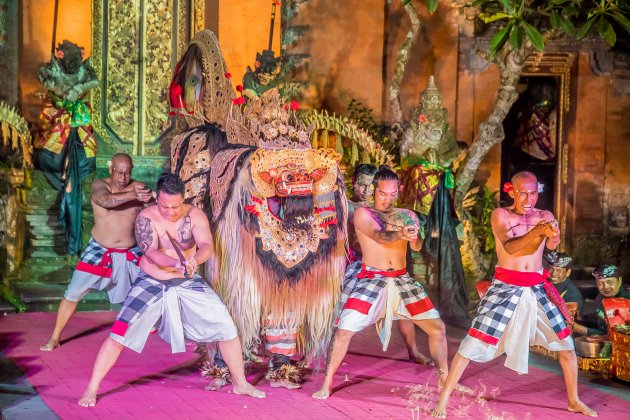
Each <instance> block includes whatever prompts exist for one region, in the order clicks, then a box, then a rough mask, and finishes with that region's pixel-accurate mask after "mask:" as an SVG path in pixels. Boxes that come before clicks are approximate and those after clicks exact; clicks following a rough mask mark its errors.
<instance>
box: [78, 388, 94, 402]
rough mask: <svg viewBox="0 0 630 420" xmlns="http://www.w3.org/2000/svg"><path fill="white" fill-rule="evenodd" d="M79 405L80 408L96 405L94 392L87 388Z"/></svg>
mask: <svg viewBox="0 0 630 420" xmlns="http://www.w3.org/2000/svg"><path fill="white" fill-rule="evenodd" d="M79 405H80V406H81V407H94V406H95V405H96V391H92V390H91V389H90V388H87V389H86V390H85V392H84V393H83V396H82V397H81V399H80V400H79Z"/></svg>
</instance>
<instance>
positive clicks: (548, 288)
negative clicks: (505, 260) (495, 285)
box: [494, 267, 573, 325]
mask: <svg viewBox="0 0 630 420" xmlns="http://www.w3.org/2000/svg"><path fill="white" fill-rule="evenodd" d="M549 277H551V276H550V274H549V272H548V271H547V270H543V272H542V274H540V273H536V272H527V271H515V270H508V269H505V268H501V267H497V268H496V269H495V270H494V278H495V279H497V280H501V281H502V282H504V283H507V284H511V285H513V286H520V287H532V286H536V285H539V284H541V283H542V286H543V288H544V289H545V293H547V296H548V297H549V300H551V302H552V303H553V304H554V305H556V306H557V307H558V309H559V310H560V313H562V316H563V317H564V319H565V320H566V321H567V324H569V325H572V324H573V317H572V316H571V314H570V313H569V310H568V309H567V306H566V305H565V303H564V299H562V296H560V293H558V289H556V286H554V285H553V284H552V283H551V282H550V281H549V280H548V279H549Z"/></svg>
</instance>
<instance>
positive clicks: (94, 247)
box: [39, 153, 153, 351]
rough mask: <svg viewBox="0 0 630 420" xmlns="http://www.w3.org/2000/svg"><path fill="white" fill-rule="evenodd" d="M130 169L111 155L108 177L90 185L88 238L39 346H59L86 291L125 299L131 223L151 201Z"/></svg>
mask: <svg viewBox="0 0 630 420" xmlns="http://www.w3.org/2000/svg"><path fill="white" fill-rule="evenodd" d="M132 169H133V162H132V160H131V157H129V155H126V154H124V153H117V154H115V155H114V156H113V157H112V161H111V165H110V167H109V175H110V176H109V177H108V178H103V179H97V180H95V181H94V182H93V183H92V190H91V199H92V209H93V212H94V227H93V228H92V232H91V233H92V237H91V238H90V242H89V243H88V245H87V247H86V248H85V250H84V251H83V253H82V254H81V259H80V261H79V263H78V264H77V266H76V268H75V270H74V273H73V275H72V280H71V281H70V284H69V285H68V288H67V289H66V292H65V294H64V297H63V299H62V301H61V303H60V304H59V310H58V311H57V319H56V321H55V327H54V329H53V333H52V335H51V336H50V338H49V339H48V341H47V342H46V343H45V344H44V345H42V346H41V347H40V348H39V349H40V350H42V351H52V350H54V349H56V348H57V347H59V346H60V341H61V333H62V332H63V330H64V328H65V327H66V325H67V324H68V321H70V318H71V317H72V315H73V314H74V312H75V310H76V309H77V305H78V304H79V302H80V301H81V300H82V299H83V298H84V297H85V296H86V295H87V294H88V293H89V292H90V291H92V290H107V292H108V295H109V300H110V302H111V303H122V302H123V301H124V300H125V298H126V297H127V293H128V292H129V289H130V288H131V282H132V281H133V280H134V279H135V278H136V275H137V274H138V267H137V265H138V263H139V262H140V256H141V252H140V249H139V248H138V247H137V246H135V244H136V239H135V237H134V232H133V227H134V222H135V220H136V216H137V215H138V213H139V212H140V210H142V208H143V207H144V205H145V203H148V202H149V201H151V200H153V196H152V193H151V190H149V188H147V186H146V185H144V184H143V183H141V182H138V181H134V180H133V179H132V178H131V170H132Z"/></svg>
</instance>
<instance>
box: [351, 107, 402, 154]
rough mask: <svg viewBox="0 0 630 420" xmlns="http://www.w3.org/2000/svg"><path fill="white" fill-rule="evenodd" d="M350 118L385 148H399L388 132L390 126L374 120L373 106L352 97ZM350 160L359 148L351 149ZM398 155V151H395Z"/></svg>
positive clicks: (389, 149)
mask: <svg viewBox="0 0 630 420" xmlns="http://www.w3.org/2000/svg"><path fill="white" fill-rule="evenodd" d="M346 109H347V111H348V118H349V119H350V120H351V121H353V122H354V123H355V124H356V125H357V127H359V128H360V129H362V130H364V131H365V132H367V133H368V134H369V135H370V136H371V137H372V138H373V139H374V140H375V141H376V142H377V143H378V144H380V145H381V147H382V148H383V150H388V151H390V152H391V151H392V150H397V149H398V145H397V144H396V142H395V141H393V140H392V139H391V138H390V137H389V135H388V133H389V127H386V126H379V125H378V124H377V123H376V121H375V120H374V111H373V110H372V108H370V107H368V106H367V105H365V104H364V103H363V102H361V101H358V100H356V99H351V100H350V103H349V104H348V107H347V108H346ZM349 153H350V154H351V156H350V159H349V160H350V161H351V162H353V159H352V157H353V156H352V155H353V154H354V153H358V150H354V149H351V150H349ZM394 154H395V155H396V156H397V157H398V153H394Z"/></svg>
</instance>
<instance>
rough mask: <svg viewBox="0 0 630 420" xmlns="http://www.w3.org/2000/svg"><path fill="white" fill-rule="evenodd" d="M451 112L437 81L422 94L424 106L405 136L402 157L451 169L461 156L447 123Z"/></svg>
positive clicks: (414, 112)
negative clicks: (412, 157) (446, 106)
mask: <svg viewBox="0 0 630 420" xmlns="http://www.w3.org/2000/svg"><path fill="white" fill-rule="evenodd" d="M447 115H448V110H447V109H446V108H444V107H443V106H442V94H441V93H440V91H439V90H438V88H437V86H436V85H435V80H434V77H433V76H431V77H430V78H429V85H428V86H427V88H426V89H425V90H424V92H422V95H421V98H420V104H419V105H418V107H417V108H415V109H414V110H413V113H412V118H411V122H410V126H409V127H408V128H407V129H406V130H405V131H404V132H403V138H402V140H401V142H400V157H401V159H403V160H405V159H407V158H408V157H410V156H422V157H424V158H425V159H426V160H427V161H429V162H431V163H434V164H437V165H440V166H444V167H447V166H449V165H450V164H451V163H452V162H453V160H455V158H457V156H458V155H459V153H460V148H459V146H458V144H457V142H456V141H455V138H454V136H453V133H452V132H451V128H450V127H449V124H448V122H447V121H446V118H447Z"/></svg>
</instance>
